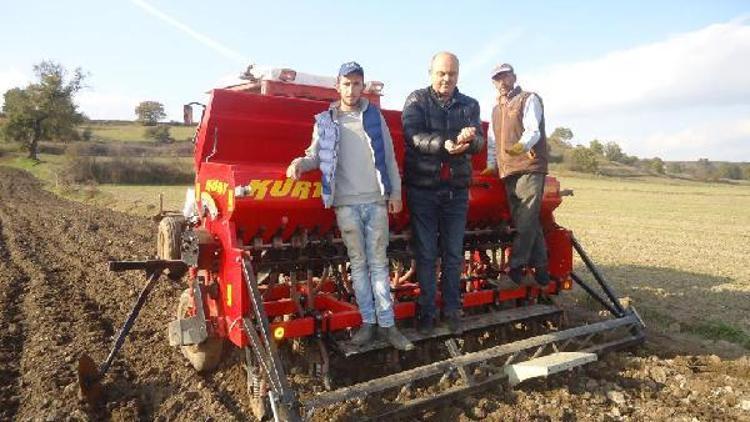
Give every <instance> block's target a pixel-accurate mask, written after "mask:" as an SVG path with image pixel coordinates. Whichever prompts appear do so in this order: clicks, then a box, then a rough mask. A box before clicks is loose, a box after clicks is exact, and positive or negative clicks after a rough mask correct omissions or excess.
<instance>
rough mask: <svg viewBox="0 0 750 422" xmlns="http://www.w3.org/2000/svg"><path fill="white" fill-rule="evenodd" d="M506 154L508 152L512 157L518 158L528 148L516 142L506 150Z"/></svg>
mask: <svg viewBox="0 0 750 422" xmlns="http://www.w3.org/2000/svg"><path fill="white" fill-rule="evenodd" d="M505 152H507V153H508V155H510V156H511V157H516V156H519V155H521V154H523V153H524V152H526V148H524V146H523V144H522V143H520V142H516V143H515V144H513V146H512V147H510V148H509V149H506V150H505Z"/></svg>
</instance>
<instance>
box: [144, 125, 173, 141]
mask: <svg viewBox="0 0 750 422" xmlns="http://www.w3.org/2000/svg"><path fill="white" fill-rule="evenodd" d="M145 135H146V138H149V139H153V140H155V141H156V142H160V143H163V144H164V143H167V142H170V141H171V140H172V137H171V136H170V134H169V126H167V125H157V126H151V127H148V128H146V133H145Z"/></svg>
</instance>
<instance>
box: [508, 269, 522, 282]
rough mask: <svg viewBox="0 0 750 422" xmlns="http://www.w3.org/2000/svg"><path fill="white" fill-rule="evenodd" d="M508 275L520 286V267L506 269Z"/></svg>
mask: <svg viewBox="0 0 750 422" xmlns="http://www.w3.org/2000/svg"><path fill="white" fill-rule="evenodd" d="M508 277H510V279H511V280H512V281H513V282H514V283H516V285H518V286H520V285H521V281H522V280H523V270H522V269H521V267H516V268H511V269H510V270H508Z"/></svg>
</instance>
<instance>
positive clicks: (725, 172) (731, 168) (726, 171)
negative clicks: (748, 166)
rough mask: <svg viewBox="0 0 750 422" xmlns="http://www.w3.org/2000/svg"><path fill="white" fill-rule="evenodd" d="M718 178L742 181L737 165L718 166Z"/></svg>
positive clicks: (739, 168) (740, 169) (740, 171)
mask: <svg viewBox="0 0 750 422" xmlns="http://www.w3.org/2000/svg"><path fill="white" fill-rule="evenodd" d="M718 173H719V177H721V178H723V179H732V180H740V179H742V168H741V167H740V166H739V165H737V164H729V163H722V164H721V165H720V166H719V170H718Z"/></svg>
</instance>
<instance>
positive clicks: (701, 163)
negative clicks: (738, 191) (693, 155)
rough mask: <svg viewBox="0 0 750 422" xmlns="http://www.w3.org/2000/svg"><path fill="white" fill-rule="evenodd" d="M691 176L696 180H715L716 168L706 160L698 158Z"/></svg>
mask: <svg viewBox="0 0 750 422" xmlns="http://www.w3.org/2000/svg"><path fill="white" fill-rule="evenodd" d="M693 176H695V178H696V179H698V180H703V181H708V180H713V179H715V178H716V166H714V163H712V162H711V161H709V160H708V158H699V159H698V163H697V164H696V166H695V168H694V170H693Z"/></svg>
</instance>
